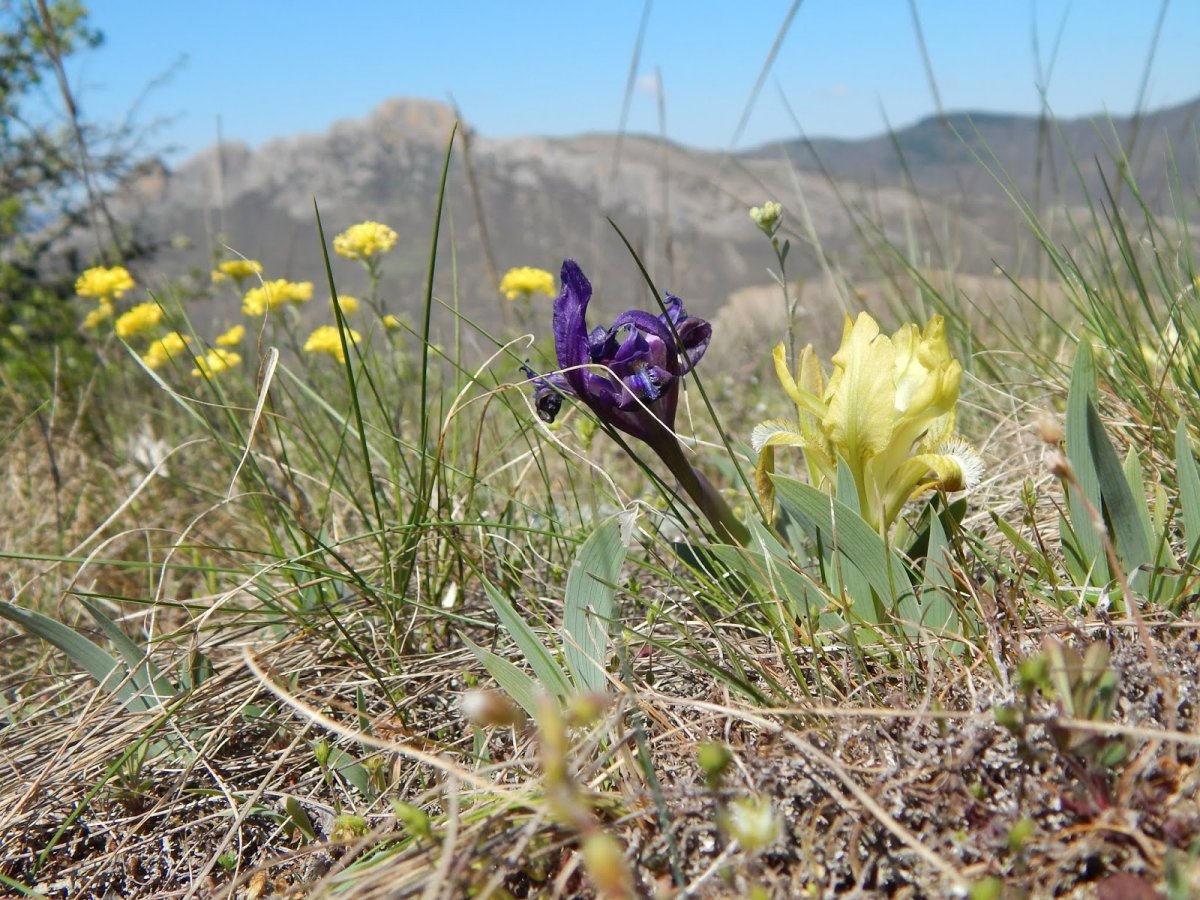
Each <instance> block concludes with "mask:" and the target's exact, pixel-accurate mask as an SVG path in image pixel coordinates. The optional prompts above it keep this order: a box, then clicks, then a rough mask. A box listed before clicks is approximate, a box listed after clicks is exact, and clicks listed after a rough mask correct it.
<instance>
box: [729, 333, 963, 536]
mask: <svg viewBox="0 0 1200 900" xmlns="http://www.w3.org/2000/svg"><path fill="white" fill-rule="evenodd" d="M774 357H775V371H776V374H777V375H778V377H779V380H780V383H781V384H782V385H783V389H784V392H785V393H786V394H787V395H788V396H789V397H790V398H791V400H792V402H793V403H795V404H796V418H795V419H791V420H782V419H775V420H771V421H768V422H763V423H762V424H761V425H758V426H757V427H756V428H755V429H754V433H753V435H752V436H751V442H752V444H753V445H754V449H755V450H756V451H757V452H758V454H759V460H758V468H757V472H756V474H757V476H758V477H757V482H758V488H759V492H760V493H761V494H762V495H763V500H764V502H765V503H766V504H767V505H768V506H769V505H770V503H771V502H772V499H773V498H772V491H771V483H770V477H769V475H770V473H771V472H772V471H773V470H774V462H775V448H776V447H800V448H801V449H803V451H804V458H805V462H806V464H807V466H808V469H809V476H810V478H811V480H812V482H813V483H814V484H816V485H817V486H819V487H820V488H822V489H823V490H825V491H826V492H828V493H830V494H832V493H833V492H834V490H835V485H836V483H837V467H838V462H839V461H841V462H842V463H844V464H845V465H846V467H847V468H848V469H849V471H850V473H851V475H853V477H854V485H855V487H856V488H857V493H858V498H857V501H858V503H857V506H858V509H859V512H860V514H861V515H862V517H863V518H864V519H866V521H867V522H869V523H870V524H871V526H872V527H873V528H874V529H875V530H876V531H878V532H879V533H880V534H882V535H886V533H887V531H888V530H889V528H890V527H891V525H892V523H893V522H894V521H895V520H896V517H897V516H898V515H899V514H900V510H901V509H902V508H903V506H904V504H905V503H907V502H908V501H909V500H910V499H912V498H914V497H917V496H919V495H920V494H922V493H924V492H926V491H930V490H934V489H940V490H946V491H960V490H964V489H968V488H971V487H974V486H975V485H976V484H977V483H978V482H979V479H980V476H981V475H982V471H983V466H982V462H981V460H980V458H979V455H978V454H977V453H976V452H975V450H974V449H972V448H971V447H970V446H969V445H967V444H966V443H965V442H963V441H961V440H959V439H957V438H955V437H954V420H955V407H956V406H957V404H958V389H959V382H960V381H961V379H962V366H961V365H960V364H959V362H958V361H957V360H956V359H954V357H953V356H952V355H951V353H950V345H949V343H948V342H947V341H946V331H945V323H944V322H943V320H942V317H941V316H935V317H933V318H932V319H930V320H929V322H928V323H927V324H926V325H925V328H924V329H920V328H918V327H917V326H916V325H911V324H910V325H905V326H903V327H901V328H900V329H899V330H898V331H897V332H896V333H895V334H893V335H891V336H888V335H884V334H881V333H880V331H879V325H878V324H877V323H876V322H875V320H874V319H872V318H871V316H869V315H868V314H867V313H860V314H859V316H858V319H856V320H853V321H852V320H851V319H850V318H849V317H847V318H846V324H845V327H844V329H843V331H842V343H841V346H840V347H839V348H838V351H837V353H835V354H834V356H833V371H832V372H831V374H830V376H829V380H828V382H826V381H825V379H824V376H823V375H822V372H821V368H820V365H819V364H818V362H817V360H816V357H815V355H814V354H813V351H812V347H811V346H809V347H805V348H804V351H803V352H802V353H801V355H800V361H799V364H798V366H797V370H796V373H795V375H793V374H792V372H790V371H789V370H788V365H787V354H786V351H785V349H784V346H783V344H780V345H779V346H777V347H776V348H775V353H774ZM845 499H846V498H843V500H845ZM852 505H853V504H852Z"/></svg>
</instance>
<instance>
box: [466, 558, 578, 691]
mask: <svg viewBox="0 0 1200 900" xmlns="http://www.w3.org/2000/svg"><path fill="white" fill-rule="evenodd" d="M483 589H484V591H486V592H487V595H488V600H490V601H491V604H492V609H494V610H495V611H496V615H497V617H498V618H499V619H500V624H501V625H503V626H504V629H505V631H507V632H508V633H509V634H510V635H511V636H512V639H513V640H514V641H516V643H517V647H518V649H520V651H521V653H522V654H524V656H525V661H526V662H527V663H529V667H530V668H531V669H533V672H534V674H535V675H537V677H538V678H539V679H540V680H541V682H542V687H543V688H544V689H545V690H546V691H547V692H548V693H551V694H553V695H554V696H556V697H563V696H566V695H567V694H569V693H571V683H570V681H568V680H567V676H566V675H565V674H564V673H563V670H562V669H561V668H560V667H559V665H558V663H557V662H555V660H554V657H553V656H552V655H551V653H550V651H549V650H547V649H546V646H545V645H544V644H543V643H542V642H541V641H540V640H539V639H538V636H537V635H536V634H534V631H533V629H532V628H530V627H529V623H527V622H526V621H525V620H524V619H522V618H521V616H520V615H519V614H518V613H517V611H516V609H514V608H513V605H512V603H510V602H509V599H508V598H507V597H505V596H504V595H503V594H502V593H500V591H499V590H498V589H497V588H496V587H495V586H494V585H493V584H491V582H488V581H484V582H483Z"/></svg>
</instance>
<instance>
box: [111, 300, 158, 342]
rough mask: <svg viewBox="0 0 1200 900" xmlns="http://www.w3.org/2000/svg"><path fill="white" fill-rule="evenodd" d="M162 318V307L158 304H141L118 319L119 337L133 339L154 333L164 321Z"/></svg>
mask: <svg viewBox="0 0 1200 900" xmlns="http://www.w3.org/2000/svg"><path fill="white" fill-rule="evenodd" d="M162 317H163V311H162V307H161V306H159V305H158V304H157V303H150V302H147V303H139V304H138V305H137V306H135V307H133V308H132V309H130V310H129V311H128V312H126V313H122V314H121V315H120V316H119V317H118V318H117V324H116V331H117V337H119V338H131V337H133V336H134V335H138V334H145V333H146V332H147V331H153V330H154V329H155V328H156V327H158V323H159V322H161V321H162Z"/></svg>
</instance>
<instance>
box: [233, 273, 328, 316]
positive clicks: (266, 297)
mask: <svg viewBox="0 0 1200 900" xmlns="http://www.w3.org/2000/svg"><path fill="white" fill-rule="evenodd" d="M312 293H313V286H312V282H311V281H288V280H287V279H286V278H276V279H275V280H274V281H268V282H265V283H264V284H261V285H259V286H258V287H254V288H250V290H248V291H246V296H245V297H243V298H242V312H243V313H245V314H246V315H248V316H261V315H263V314H264V313H265V312H266V311H267V310H269V309H278V308H279V307H281V306H283V304H285V303H287V302H288V301H289V300H291V301H292V302H294V303H303V302H304V301H305V300H309V299H311V298H312Z"/></svg>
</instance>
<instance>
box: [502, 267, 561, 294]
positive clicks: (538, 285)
mask: <svg viewBox="0 0 1200 900" xmlns="http://www.w3.org/2000/svg"><path fill="white" fill-rule="evenodd" d="M500 292H501V293H502V294H504V296H505V297H507V298H508V299H509V300H518V299H526V300H527V299H529V297H531V296H532V295H533V294H545V295H546V296H547V297H553V296H554V295H555V288H554V276H553V275H551V274H550V273H549V272H547V271H546V270H545V269H534V268H532V267H530V266H518V267H517V268H515V269H509V270H508V271H507V272H505V273H504V277H503V278H502V279H500Z"/></svg>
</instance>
